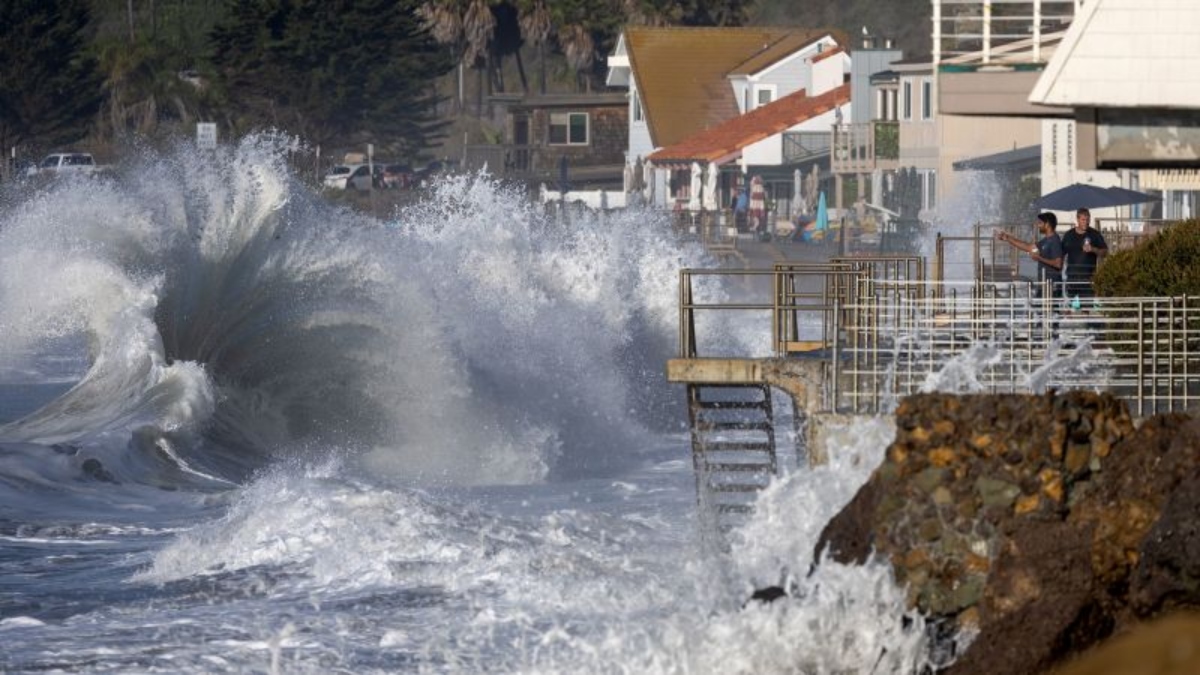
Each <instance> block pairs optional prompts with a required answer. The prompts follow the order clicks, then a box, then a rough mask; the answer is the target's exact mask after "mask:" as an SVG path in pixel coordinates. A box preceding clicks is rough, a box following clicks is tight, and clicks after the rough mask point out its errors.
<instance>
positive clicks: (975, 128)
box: [937, 114, 1042, 204]
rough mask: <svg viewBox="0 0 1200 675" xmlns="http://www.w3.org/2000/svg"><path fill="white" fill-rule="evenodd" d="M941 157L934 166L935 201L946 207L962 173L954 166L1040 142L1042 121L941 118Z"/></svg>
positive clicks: (1014, 118)
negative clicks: (967, 160) (968, 160)
mask: <svg viewBox="0 0 1200 675" xmlns="http://www.w3.org/2000/svg"><path fill="white" fill-rule="evenodd" d="M937 135H938V146H939V148H940V150H941V154H940V156H939V158H938V165H937V201H938V203H939V204H945V203H946V202H947V201H948V200H949V198H950V197H951V196H952V195H954V194H955V193H956V191H957V190H958V189H959V185H960V183H961V181H962V172H956V171H954V163H955V162H957V161H960V160H963V159H968V158H971V157H979V156H981V155H991V154H994V153H997V152H1003V151H1006V150H1013V149H1015V148H1022V147H1026V146H1030V145H1037V144H1038V143H1040V142H1041V136H1042V121H1041V120H1040V119H1036V118H1022V117H983V116H975V115H971V116H965V115H945V114H943V115H940V116H939V120H938V124H937Z"/></svg>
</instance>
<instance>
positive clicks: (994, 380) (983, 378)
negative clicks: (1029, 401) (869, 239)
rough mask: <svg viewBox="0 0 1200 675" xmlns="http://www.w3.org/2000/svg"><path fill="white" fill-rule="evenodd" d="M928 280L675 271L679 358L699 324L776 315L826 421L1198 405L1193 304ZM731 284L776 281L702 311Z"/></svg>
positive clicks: (1025, 285) (867, 274)
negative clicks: (1032, 396)
mask: <svg viewBox="0 0 1200 675" xmlns="http://www.w3.org/2000/svg"><path fill="white" fill-rule="evenodd" d="M856 264H858V265H859V266H857V267H856ZM923 269H924V261H923V260H919V259H910V260H904V259H902V258H900V257H897V258H895V259H893V260H885V259H882V258H879V259H872V260H869V261H867V262H864V261H862V260H860V259H838V260H835V261H830V262H829V263H825V264H821V263H784V264H780V265H778V266H776V267H775V268H774V269H770V270H766V269H762V270H681V272H680V296H679V309H680V315H679V328H680V336H679V337H680V354H681V356H683V357H684V358H697V357H699V356H701V349H699V341H698V340H697V333H696V327H697V320H696V319H697V314H699V313H707V312H712V311H730V310H733V311H741V312H754V313H759V314H760V315H761V314H763V313H768V312H769V314H770V321H769V324H770V330H771V334H772V341H771V351H772V354H773V355H774V356H776V357H786V356H800V355H802V354H805V355H808V356H810V357H811V356H815V357H816V358H820V359H822V360H823V361H824V363H825V364H826V367H825V368H824V372H825V374H826V375H825V378H826V381H825V385H824V386H823V387H822V405H823V406H824V408H825V409H826V410H828V411H834V412H845V413H867V414H874V413H879V412H886V411H888V410H890V409H891V406H893V405H894V404H895V402H896V401H897V400H899V399H900V398H902V397H904V396H907V395H909V394H913V393H916V392H919V391H923V390H933V389H940V390H952V391H958V392H960V393H969V392H979V393H985V392H986V393H1040V392H1043V391H1046V390H1048V389H1092V390H1104V391H1110V392H1112V393H1113V394H1115V395H1117V396H1119V397H1122V398H1124V399H1126V400H1127V401H1128V402H1129V404H1130V408H1131V412H1133V413H1134V414H1136V415H1139V416H1143V415H1150V414H1155V413H1163V412H1171V411H1182V410H1186V409H1189V408H1190V407H1192V406H1193V405H1195V403H1196V402H1197V400H1198V399H1200V304H1198V303H1196V301H1195V300H1193V299H1190V298H1188V297H1178V298H1096V299H1090V298H1089V299H1087V300H1086V301H1084V302H1083V303H1078V302H1077V301H1075V299H1072V300H1070V301H1068V300H1066V299H1062V298H1055V297H1052V295H1051V293H1050V289H1049V286H1048V285H1046V284H1040V283H1032V282H1022V281H1014V282H984V281H979V280H975V281H966V282H937V281H929V280H926V279H924V278H922V273H921V272H917V270H923ZM735 275H740V276H742V277H746V278H757V279H759V280H760V282H759V283H760V285H761V280H762V279H763V278H764V277H766V278H769V280H770V284H769V292H770V293H771V294H772V295H771V297H765V296H757V297H753V298H751V299H749V300H745V299H741V300H737V301H728V300H722V299H720V298H717V297H714V299H712V300H710V301H702V302H698V301H696V292H695V288H694V285H695V283H696V282H697V281H698V280H699V279H701V278H702V277H707V276H723V277H730V276H735ZM763 287H764V288H766V287H767V286H766V285H763ZM805 328H806V329H808V331H809V332H810V335H808V336H807V337H809V338H810V339H807V340H806V339H803V338H805V337H806V336H805V335H804V334H803V330H802V329H805ZM706 355H707V354H706Z"/></svg>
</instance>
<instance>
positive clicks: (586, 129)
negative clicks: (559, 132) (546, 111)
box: [546, 112, 592, 146]
mask: <svg viewBox="0 0 1200 675" xmlns="http://www.w3.org/2000/svg"><path fill="white" fill-rule="evenodd" d="M577 115H583V140H582V141H573V140H571V119H572V118H574V117H575V116H577ZM556 117H558V118H563V117H565V118H566V120H565V122H561V121H560V122H558V124H559V125H563V124H565V126H566V140H565V141H563V142H561V143H556V142H555V141H554V127H555V124H556V123H555V119H554V118H556ZM591 139H592V116H591V115H590V114H589V113H586V112H561V113H550V119H549V124H548V125H547V127H546V145H574V146H583V145H589V144H590V143H591Z"/></svg>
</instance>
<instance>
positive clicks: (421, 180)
mask: <svg viewBox="0 0 1200 675" xmlns="http://www.w3.org/2000/svg"><path fill="white" fill-rule="evenodd" d="M457 167H458V162H456V161H454V160H452V159H444V160H443V159H435V160H433V161H432V162H430V163H428V164H426V165H425V166H423V167H421V168H420V169H417V170H416V173H415V174H414V175H413V182H414V183H416V184H417V185H424V184H426V183H428V182H429V179H431V178H433V177H434V176H436V175H438V174H440V173H445V172H447V171H453V170H454V169H456V168H457Z"/></svg>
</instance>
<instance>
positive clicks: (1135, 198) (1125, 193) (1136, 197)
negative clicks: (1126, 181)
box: [1108, 187, 1162, 204]
mask: <svg viewBox="0 0 1200 675" xmlns="http://www.w3.org/2000/svg"><path fill="white" fill-rule="evenodd" d="M1108 191H1109V192H1111V193H1113V194H1114V195H1116V196H1117V197H1118V198H1119V199H1123V200H1124V201H1123V202H1122V204H1145V203H1146V202H1157V201H1162V197H1155V196H1154V195H1150V194H1146V193H1145V192H1138V191H1137V190H1130V189H1128V188H1123V187H1110V188H1108Z"/></svg>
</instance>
